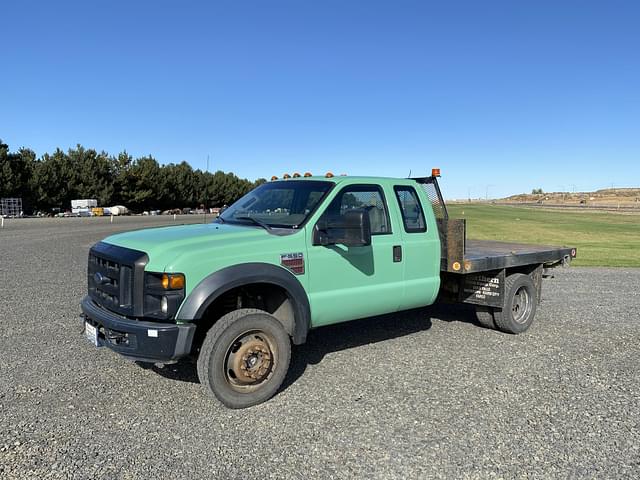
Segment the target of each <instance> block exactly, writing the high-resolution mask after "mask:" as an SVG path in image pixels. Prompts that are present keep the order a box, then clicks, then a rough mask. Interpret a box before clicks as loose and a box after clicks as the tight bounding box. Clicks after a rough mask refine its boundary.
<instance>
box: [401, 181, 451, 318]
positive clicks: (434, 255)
mask: <svg viewBox="0 0 640 480" xmlns="http://www.w3.org/2000/svg"><path fill="white" fill-rule="evenodd" d="M393 192H394V197H395V198H394V201H395V205H394V207H395V208H397V209H398V214H399V216H400V218H401V219H402V227H401V228H399V230H400V231H401V237H402V254H403V257H404V277H403V279H404V282H403V283H404V287H405V288H404V294H403V296H402V301H401V305H400V308H401V309H402V310H406V309H409V308H416V307H422V306H424V305H430V304H432V303H433V302H434V301H435V299H436V297H437V295H438V291H439V289H440V238H439V236H438V231H437V228H436V226H435V219H434V218H433V210H431V209H425V208H423V205H424V203H423V202H424V201H426V197H425V196H424V195H423V196H422V197H421V196H420V195H419V194H418V191H417V190H416V189H415V187H414V186H413V185H395V186H394V187H393ZM428 215H430V216H428Z"/></svg>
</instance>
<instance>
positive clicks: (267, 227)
mask: <svg viewBox="0 0 640 480" xmlns="http://www.w3.org/2000/svg"><path fill="white" fill-rule="evenodd" d="M233 218H234V220H249V221H251V222H253V223H255V224H256V225H258V226H259V227H262V228H264V229H265V230H266V231H269V230H271V226H270V225H268V224H266V223H264V222H262V221H260V220H258V219H257V218H253V217H233Z"/></svg>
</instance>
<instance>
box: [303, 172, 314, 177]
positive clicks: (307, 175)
mask: <svg viewBox="0 0 640 480" xmlns="http://www.w3.org/2000/svg"><path fill="white" fill-rule="evenodd" d="M304 176H305V177H313V174H312V173H311V172H305V173H304Z"/></svg>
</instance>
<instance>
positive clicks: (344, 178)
mask: <svg viewBox="0 0 640 480" xmlns="http://www.w3.org/2000/svg"><path fill="white" fill-rule="evenodd" d="M304 180H316V181H318V180H320V181H328V182H333V183H343V182H348V183H363V184H366V183H394V184H406V183H411V182H413V181H414V180H412V179H411V178H394V177H363V176H350V175H334V176H333V177H327V176H324V175H312V176H310V177H296V178H293V177H292V178H277V179H274V180H272V181H273V182H277V181H285V182H300V181H304Z"/></svg>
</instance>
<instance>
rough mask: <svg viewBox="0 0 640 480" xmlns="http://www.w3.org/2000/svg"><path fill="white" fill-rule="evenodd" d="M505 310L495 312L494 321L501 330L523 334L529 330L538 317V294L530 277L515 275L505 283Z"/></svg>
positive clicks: (510, 276)
mask: <svg viewBox="0 0 640 480" xmlns="http://www.w3.org/2000/svg"><path fill="white" fill-rule="evenodd" d="M504 290H505V291H504V293H505V303H504V308H503V309H501V310H499V309H496V310H494V311H493V320H494V321H495V323H496V327H498V329H499V330H501V331H503V332H506V333H522V332H525V331H527V330H528V329H529V327H530V326H531V324H532V323H533V318H534V317H535V315H536V305H537V303H538V292H537V290H536V286H535V285H534V283H533V280H531V277H530V276H529V275H525V274H523V273H514V274H512V275H509V276H508V277H507V279H506V282H505V289H504Z"/></svg>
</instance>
